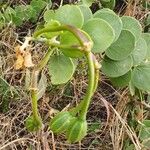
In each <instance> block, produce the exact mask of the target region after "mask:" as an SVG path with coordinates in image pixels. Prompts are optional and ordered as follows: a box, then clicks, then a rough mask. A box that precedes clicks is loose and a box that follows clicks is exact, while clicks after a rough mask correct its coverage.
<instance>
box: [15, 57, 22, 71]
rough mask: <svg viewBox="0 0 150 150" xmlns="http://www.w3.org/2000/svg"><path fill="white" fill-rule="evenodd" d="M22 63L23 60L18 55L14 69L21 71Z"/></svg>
mask: <svg viewBox="0 0 150 150" xmlns="http://www.w3.org/2000/svg"><path fill="white" fill-rule="evenodd" d="M23 63H24V58H23V56H22V55H18V56H17V60H16V62H15V69H16V70H18V69H21V68H22V67H23Z"/></svg>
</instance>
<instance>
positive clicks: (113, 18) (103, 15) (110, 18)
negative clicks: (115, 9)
mask: <svg viewBox="0 0 150 150" xmlns="http://www.w3.org/2000/svg"><path fill="white" fill-rule="evenodd" d="M94 18H100V19H103V20H105V21H107V22H108V23H109V24H110V26H111V27H112V28H113V29H114V31H115V40H117V39H118V37H119V35H120V33H121V30H122V21H121V19H120V17H119V16H117V15H116V14H115V13H112V12H111V11H108V10H107V11H106V10H105V11H101V10H100V11H97V12H96V13H95V14H94Z"/></svg>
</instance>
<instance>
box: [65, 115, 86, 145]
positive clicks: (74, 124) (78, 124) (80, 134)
mask: <svg viewBox="0 0 150 150" xmlns="http://www.w3.org/2000/svg"><path fill="white" fill-rule="evenodd" d="M86 134H87V122H86V120H80V119H78V118H75V119H73V120H72V121H71V122H70V125H69V127H68V130H67V132H66V137H67V140H68V141H69V142H70V143H75V142H78V141H81V140H82V139H83V138H84V137H85V136H86Z"/></svg>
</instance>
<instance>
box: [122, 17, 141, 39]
mask: <svg viewBox="0 0 150 150" xmlns="http://www.w3.org/2000/svg"><path fill="white" fill-rule="evenodd" d="M121 20H122V23H123V29H126V30H129V31H131V32H132V33H133V35H134V36H135V41H137V40H138V39H139V38H140V37H141V33H142V26H141V24H140V23H139V21H138V20H136V19H135V18H133V17H129V16H123V17H121Z"/></svg>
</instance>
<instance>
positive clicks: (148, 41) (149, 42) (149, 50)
mask: <svg viewBox="0 0 150 150" xmlns="http://www.w3.org/2000/svg"><path fill="white" fill-rule="evenodd" d="M142 37H143V38H144V40H145V41H146V44H147V55H146V58H147V59H150V33H143V34H142Z"/></svg>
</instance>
